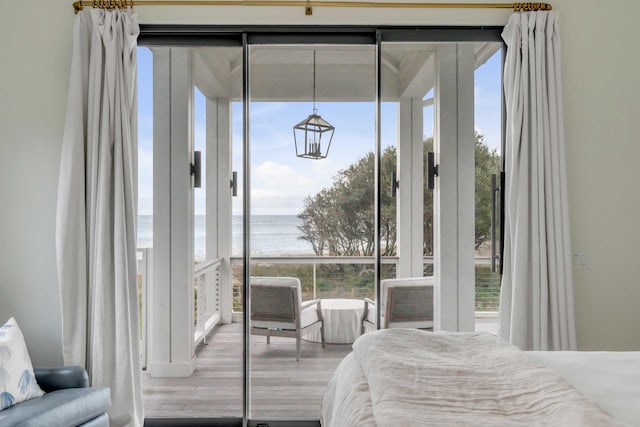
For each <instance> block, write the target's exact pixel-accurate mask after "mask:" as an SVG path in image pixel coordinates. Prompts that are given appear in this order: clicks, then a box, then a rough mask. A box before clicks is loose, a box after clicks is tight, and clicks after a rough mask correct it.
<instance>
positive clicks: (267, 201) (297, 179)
mask: <svg viewBox="0 0 640 427" xmlns="http://www.w3.org/2000/svg"><path fill="white" fill-rule="evenodd" d="M251 184H252V185H251V186H252V189H251V210H252V212H253V214H256V215H264V214H289V215H293V214H297V213H299V212H300V210H301V207H302V202H303V200H304V198H305V197H307V196H309V195H313V194H315V193H316V192H318V191H319V190H320V189H321V188H322V185H321V183H318V182H316V181H315V180H314V179H312V177H310V176H308V175H307V174H306V173H304V172H301V171H298V170H296V169H294V168H293V167H291V166H290V165H286V164H282V163H276V162H274V161H271V160H267V161H264V162H262V163H260V164H259V165H258V166H256V167H255V168H254V169H253V172H252V174H251Z"/></svg>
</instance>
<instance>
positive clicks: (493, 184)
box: [491, 173, 500, 273]
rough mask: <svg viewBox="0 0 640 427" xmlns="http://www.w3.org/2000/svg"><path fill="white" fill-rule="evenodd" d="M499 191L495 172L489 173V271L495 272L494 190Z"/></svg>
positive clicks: (496, 256) (495, 199)
mask: <svg viewBox="0 0 640 427" xmlns="http://www.w3.org/2000/svg"><path fill="white" fill-rule="evenodd" d="M498 191H500V190H499V189H498V185H497V183H496V174H495V173H492V174H491V272H492V273H495V272H496V271H497V269H496V258H498V255H497V254H496V242H497V240H496V208H497V204H496V202H497V201H498V198H497V197H496V192H498Z"/></svg>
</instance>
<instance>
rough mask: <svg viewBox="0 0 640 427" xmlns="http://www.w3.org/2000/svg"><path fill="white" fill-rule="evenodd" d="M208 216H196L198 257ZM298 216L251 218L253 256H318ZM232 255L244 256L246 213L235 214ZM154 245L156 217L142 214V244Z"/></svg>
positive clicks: (204, 242)
mask: <svg viewBox="0 0 640 427" xmlns="http://www.w3.org/2000/svg"><path fill="white" fill-rule="evenodd" d="M205 222H206V217H205V216H204V215H195V216H194V224H193V228H194V242H193V246H194V248H193V249H194V259H196V260H202V259H204V256H205V245H206V227H205ZM301 224H302V221H301V220H300V219H299V218H298V217H297V216H296V215H253V216H252V217H251V254H252V255H253V256H285V255H293V256H298V255H314V252H313V248H312V246H311V244H310V243H309V242H308V241H306V240H302V239H301V237H302V233H301V232H300V230H299V229H298V226H299V225H301ZM231 227H232V228H231V236H232V250H231V254H232V256H242V246H243V235H244V233H243V226H242V215H234V216H233V218H232V223H231ZM152 246H153V216H152V215H139V216H138V247H139V248H143V247H152Z"/></svg>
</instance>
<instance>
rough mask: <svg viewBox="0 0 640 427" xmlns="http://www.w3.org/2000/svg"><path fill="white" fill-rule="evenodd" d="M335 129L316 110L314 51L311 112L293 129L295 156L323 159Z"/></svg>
mask: <svg viewBox="0 0 640 427" xmlns="http://www.w3.org/2000/svg"><path fill="white" fill-rule="evenodd" d="M334 130H335V128H334V127H333V126H332V125H331V124H330V123H329V122H327V121H326V120H324V119H323V118H322V117H320V115H318V109H317V108H316V51H315V50H314V51H313V112H312V113H311V114H310V115H309V117H307V118H306V119H304V120H303V121H301V122H300V123H298V124H297V125H295V126H294V127H293V141H294V143H295V146H296V156H298V157H302V158H305V159H315V160H317V159H325V158H326V157H327V154H328V153H329V147H330V146H331V140H332V139H333V132H334Z"/></svg>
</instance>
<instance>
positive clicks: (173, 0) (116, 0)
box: [73, 0, 551, 15]
mask: <svg viewBox="0 0 640 427" xmlns="http://www.w3.org/2000/svg"><path fill="white" fill-rule="evenodd" d="M85 6H87V7H89V6H90V7H95V8H104V9H115V8H121V9H122V8H128V7H134V6H295V7H304V9H305V14H306V15H312V14H313V7H314V6H317V7H350V8H395V9H513V10H514V11H515V12H521V11H536V10H551V5H550V4H549V3H540V2H525V3H419V2H375V1H349V0H345V1H325V0H317V1H316V0H314V1H311V0H81V1H75V2H74V3H73V9H74V11H75V13H76V14H77V13H78V12H79V11H81V10H82V9H83V8H84V7H85Z"/></svg>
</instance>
